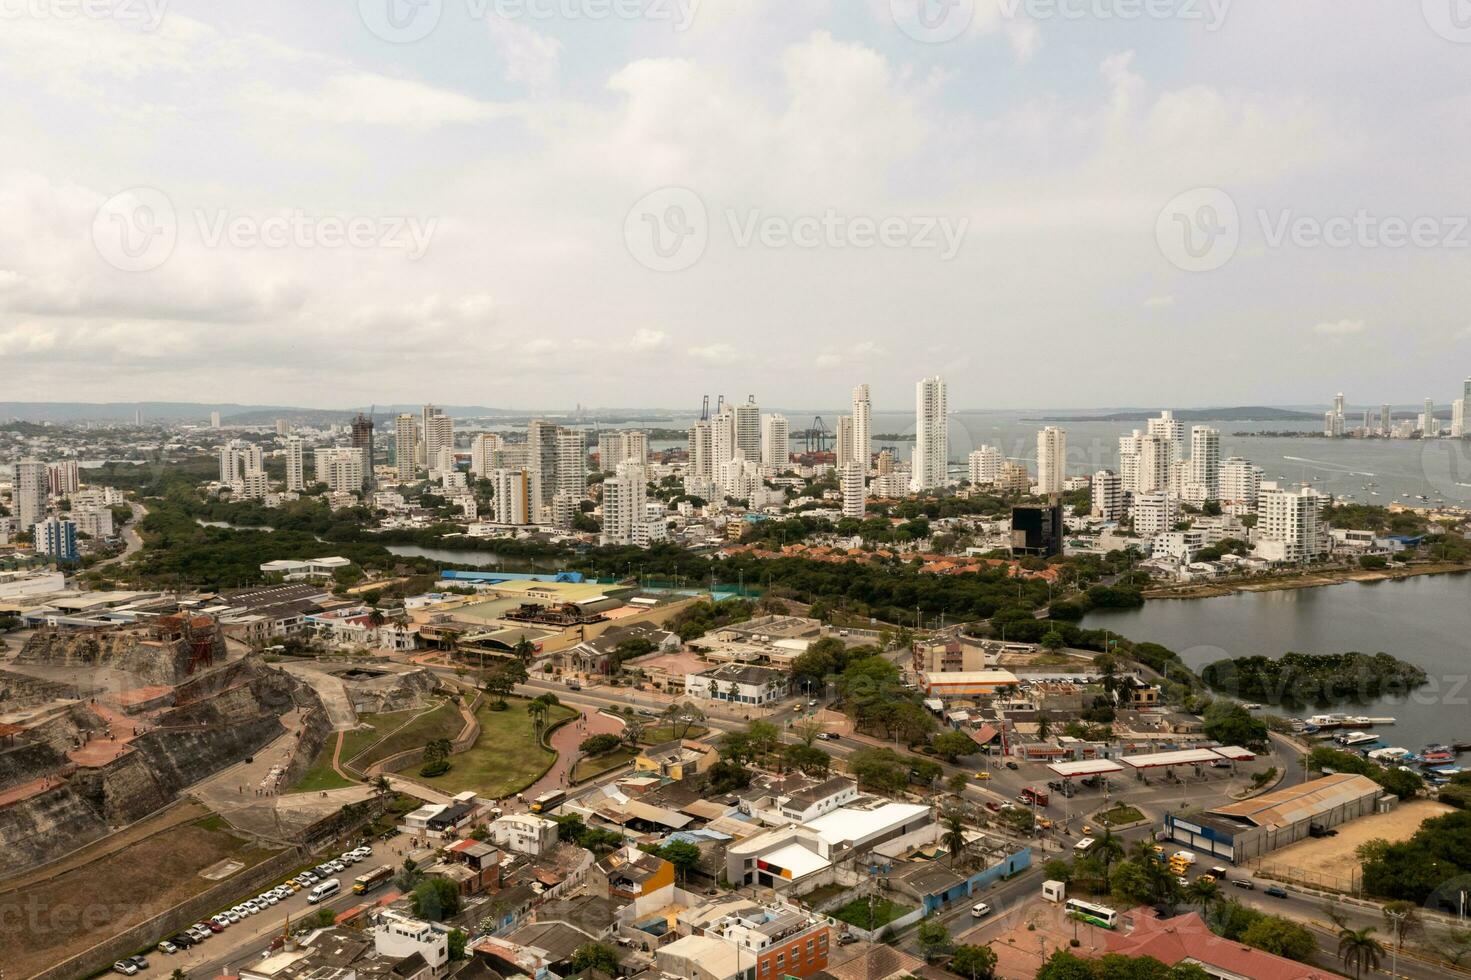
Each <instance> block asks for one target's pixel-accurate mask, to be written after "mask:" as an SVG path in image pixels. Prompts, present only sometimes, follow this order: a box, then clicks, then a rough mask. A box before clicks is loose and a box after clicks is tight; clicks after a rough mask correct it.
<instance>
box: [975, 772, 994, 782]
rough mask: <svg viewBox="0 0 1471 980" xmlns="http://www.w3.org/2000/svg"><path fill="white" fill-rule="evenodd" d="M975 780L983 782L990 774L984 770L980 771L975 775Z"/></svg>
mask: <svg viewBox="0 0 1471 980" xmlns="http://www.w3.org/2000/svg"><path fill="white" fill-rule="evenodd" d="M976 778H977V779H980V780H983V781H984V780H987V779H990V778H991V774H990V773H989V772H988V771H986V770H985V769H982V770H981V771H980V772H978V773H976Z"/></svg>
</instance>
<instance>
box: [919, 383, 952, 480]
mask: <svg viewBox="0 0 1471 980" xmlns="http://www.w3.org/2000/svg"><path fill="white" fill-rule="evenodd" d="M914 415H915V439H914V461H913V463H912V466H911V470H912V472H911V474H910V478H909V480H910V487H911V489H913V490H914V491H915V492H920V493H922V492H924V491H925V490H934V489H936V488H939V487H943V486H945V485H946V484H947V483H948V482H949V480H950V430H949V424H950V406H949V399H948V396H947V392H946V388H945V379H944V378H941V377H939V376H938V375H936V376H935V377H933V378H925V379H924V380H922V381H920V382H918V383H916V384H915V386H914Z"/></svg>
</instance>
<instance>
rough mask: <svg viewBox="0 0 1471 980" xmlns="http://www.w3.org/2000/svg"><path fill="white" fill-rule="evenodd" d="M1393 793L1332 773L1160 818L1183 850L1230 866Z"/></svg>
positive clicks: (1352, 815)
mask: <svg viewBox="0 0 1471 980" xmlns="http://www.w3.org/2000/svg"><path fill="white" fill-rule="evenodd" d="M1395 802H1396V800H1395V797H1394V796H1392V795H1388V794H1386V793H1385V792H1384V789H1383V787H1381V786H1380V785H1379V784H1378V783H1376V782H1374V781H1373V780H1372V779H1370V778H1369V777H1367V776H1359V775H1355V774H1353V773H1335V774H1334V775H1331V776H1324V777H1323V778H1321V779H1314V780H1312V781H1311V782H1307V783H1302V784H1300V785H1298V786H1289V787H1286V788H1284V789H1279V790H1276V791H1274V792H1271V793H1266V794H1263V795H1262V796H1257V797H1253V798H1252V799H1249V800H1242V801H1241V802H1240V803H1231V804H1228V805H1227V806H1223V807H1217V808H1216V809H1214V810H1206V811H1203V812H1200V813H1192V814H1185V815H1181V816H1175V815H1173V814H1169V815H1167V816H1166V817H1165V834H1166V836H1167V837H1168V838H1169V839H1170V840H1173V841H1175V842H1176V843H1178V844H1182V845H1184V846H1185V847H1186V848H1187V849H1188V850H1192V851H1196V852H1198V853H1201V854H1208V855H1211V856H1213V857H1219V858H1225V859H1226V860H1228V861H1232V862H1234V863H1236V864H1240V863H1242V862H1243V861H1248V860H1250V859H1252V858H1256V857H1260V856H1261V855H1263V854H1266V853H1268V852H1269V851H1275V850H1277V849H1278V848H1279V847H1286V846H1287V845H1288V844H1295V843H1297V842H1298V841H1300V840H1305V839H1306V838H1308V837H1310V836H1312V835H1313V832H1314V831H1315V830H1318V831H1321V830H1327V829H1328V828H1330V827H1336V826H1338V825H1339V824H1342V823H1347V822H1348V821H1350V820H1354V819H1357V818H1358V817H1367V816H1369V815H1371V814H1374V813H1383V812H1385V811H1387V810H1389V809H1390V808H1391V807H1392V806H1394V803H1395Z"/></svg>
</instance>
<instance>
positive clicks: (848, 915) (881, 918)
mask: <svg viewBox="0 0 1471 980" xmlns="http://www.w3.org/2000/svg"><path fill="white" fill-rule="evenodd" d="M913 911H914V909H913V908H912V907H910V906H908V905H900V904H899V903H897V902H891V901H889V900H888V899H887V898H875V899H874V900H873V918H872V920H870V919H869V906H868V899H866V898H855V899H853V901H851V902H849V903H848V904H847V905H844V906H843V907H842V908H840V909H838V910H837V911H836V912H834V913H833V914H832V915H833V918H835V919H839V920H841V921H843V922H846V923H848V924H849V925H850V926H857V927H858V928H860V929H877V928H879V927H880V926H886V925H888V924H889V923H890V922H893V921H894V920H895V919H897V918H899V917H900V916H903V915H908V914H909V913H910V912H913Z"/></svg>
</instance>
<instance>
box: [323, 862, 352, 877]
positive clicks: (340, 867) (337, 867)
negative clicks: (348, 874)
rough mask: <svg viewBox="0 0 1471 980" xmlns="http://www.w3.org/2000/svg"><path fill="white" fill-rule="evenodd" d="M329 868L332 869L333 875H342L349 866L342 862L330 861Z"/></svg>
mask: <svg viewBox="0 0 1471 980" xmlns="http://www.w3.org/2000/svg"><path fill="white" fill-rule="evenodd" d="M327 866H328V867H330V868H331V869H332V873H333V874H342V872H344V871H346V870H347V865H345V864H343V863H342V862H341V861H330V862H328V865H327Z"/></svg>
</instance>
